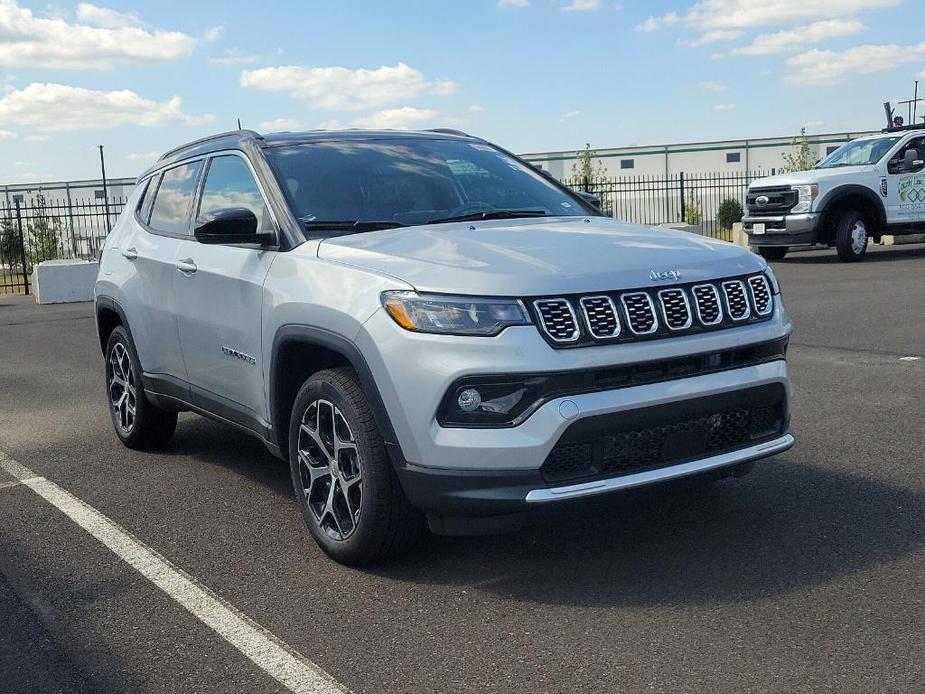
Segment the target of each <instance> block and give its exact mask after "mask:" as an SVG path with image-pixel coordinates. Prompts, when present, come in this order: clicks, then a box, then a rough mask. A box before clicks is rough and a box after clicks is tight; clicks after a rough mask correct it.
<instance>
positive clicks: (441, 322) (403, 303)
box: [382, 292, 531, 337]
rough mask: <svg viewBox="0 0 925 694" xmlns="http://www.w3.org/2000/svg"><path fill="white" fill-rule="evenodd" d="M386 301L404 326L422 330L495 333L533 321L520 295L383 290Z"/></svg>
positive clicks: (395, 317)
mask: <svg viewBox="0 0 925 694" xmlns="http://www.w3.org/2000/svg"><path fill="white" fill-rule="evenodd" d="M382 305H383V307H385V310H386V312H387V313H388V314H389V315H390V316H391V317H392V320H394V321H395V322H396V323H398V324H399V325H400V326H401V327H403V328H404V329H405V330H411V331H413V332H419V333H439V334H443V335H477V336H482V337H491V336H493V335H497V334H498V333H500V332H501V331H502V330H504V329H505V328H507V327H509V326H512V325H529V324H530V322H531V321H530V316H529V314H528V313H527V310H526V309H525V308H524V306H523V304H522V303H521V302H520V301H518V300H516V299H491V298H487V297H474V296H446V295H443V294H418V293H417V292H383V293H382Z"/></svg>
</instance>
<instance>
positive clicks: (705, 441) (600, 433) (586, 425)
mask: <svg viewBox="0 0 925 694" xmlns="http://www.w3.org/2000/svg"><path fill="white" fill-rule="evenodd" d="M785 418H786V413H785V411H784V392H783V388H782V387H780V386H777V385H771V386H761V387H760V388H753V389H749V390H745V391H738V392H737V393H735V394H731V395H722V396H711V397H708V398H702V399H700V400H695V401H685V402H682V403H673V404H669V405H659V406H656V407H651V408H644V409H641V410H634V411H631V412H628V413H618V414H617V415H604V416H602V417H592V418H590V419H588V420H583V421H582V422H578V423H576V424H574V425H572V427H570V429H569V430H568V431H566V433H565V434H564V435H563V437H562V439H561V440H560V441H559V443H557V444H556V446H555V447H554V448H553V450H552V452H551V453H550V454H549V456H548V457H547V458H546V461H545V463H544V464H543V467H542V468H541V471H542V473H543V477H544V478H545V479H546V480H547V481H548V482H566V481H577V480H582V479H588V478H592V477H615V476H619V475H626V474H631V473H635V472H642V471H644V470H651V469H656V468H661V467H668V466H669V465H676V464H678V463H681V462H685V461H687V460H696V459H698V458H705V457H709V456H711V455H717V454H719V453H723V452H726V451H731V450H736V449H738V448H745V447H747V446H751V445H754V444H755V443H757V442H759V441H762V440H769V439H772V438H776V437H777V436H780V435H782V434H783V430H784V426H785Z"/></svg>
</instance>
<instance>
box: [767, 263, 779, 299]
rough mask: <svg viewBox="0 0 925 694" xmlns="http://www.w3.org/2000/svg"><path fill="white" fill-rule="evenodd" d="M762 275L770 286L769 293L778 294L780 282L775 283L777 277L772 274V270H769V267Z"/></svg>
mask: <svg viewBox="0 0 925 694" xmlns="http://www.w3.org/2000/svg"><path fill="white" fill-rule="evenodd" d="M764 274H765V276H766V277H767V278H768V282H769V283H770V284H771V293H772V294H780V282H778V281H777V276H776V275H775V274H774V270H772V269H771V266H770V265H768V266H767V267H766V268H765V269H764Z"/></svg>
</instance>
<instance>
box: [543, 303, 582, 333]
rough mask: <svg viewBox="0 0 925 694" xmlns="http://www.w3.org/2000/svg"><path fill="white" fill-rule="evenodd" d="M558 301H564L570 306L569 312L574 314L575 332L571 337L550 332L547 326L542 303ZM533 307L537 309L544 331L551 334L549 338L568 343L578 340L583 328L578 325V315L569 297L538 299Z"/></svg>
mask: <svg viewBox="0 0 925 694" xmlns="http://www.w3.org/2000/svg"><path fill="white" fill-rule="evenodd" d="M556 301H561V302H562V303H564V304H565V305H566V307H568V312H569V314H571V316H572V323H573V324H574V326H575V334H574V335H572V336H571V337H567V338H561V337H556V336H555V335H553V334H552V333H551V332H549V329H548V328H547V327H546V319H545V318H544V317H543V312H542V311H541V310H540V304H548V303H553V302H556ZM533 308H535V309H536V315H537V317H538V318H539V319H540V325H541V326H542V328H543V332H544V333H546V334H547V335H548V336H549V339H550V340H552V341H553V342H558V343H559V344H568V343H569V342H577V341H578V339H579V338H580V337H581V328H580V327H579V326H578V316H576V315H575V309H574V308H573V307H572V302H571V301H569V300H568V299H563V298H552V299H537V300H536V301H534V302H533Z"/></svg>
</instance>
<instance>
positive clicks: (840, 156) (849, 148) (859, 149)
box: [816, 137, 899, 169]
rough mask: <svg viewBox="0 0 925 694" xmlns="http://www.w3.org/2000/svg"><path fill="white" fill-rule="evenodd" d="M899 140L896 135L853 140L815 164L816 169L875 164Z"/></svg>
mask: <svg viewBox="0 0 925 694" xmlns="http://www.w3.org/2000/svg"><path fill="white" fill-rule="evenodd" d="M898 141H899V138H898V137H877V138H873V139H870V140H854V141H853V142H849V143H847V144H845V145H842V146H841V147H839V148H838V149H836V150H835V151H834V152H832V153H831V154H830V155H829V156H827V157H826V158H825V159H823V160H822V161H821V162H819V163H818V164H817V165H816V168H817V169H833V168H835V167H836V166H867V165H868V164H876V163H877V162H878V161H880V160H881V159H883V157H884V156H886V153H887V152H889V151H890V149H891V148H892V147H893V145H895V144H896V143H897V142H898Z"/></svg>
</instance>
